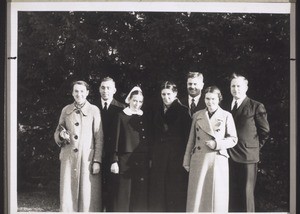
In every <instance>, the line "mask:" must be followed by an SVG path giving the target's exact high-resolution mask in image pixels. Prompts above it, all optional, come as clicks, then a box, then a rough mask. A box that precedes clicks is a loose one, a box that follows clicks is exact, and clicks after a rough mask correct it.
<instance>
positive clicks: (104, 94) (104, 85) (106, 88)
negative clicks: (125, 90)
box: [99, 80, 117, 101]
mask: <svg viewBox="0 0 300 214" xmlns="http://www.w3.org/2000/svg"><path fill="white" fill-rule="evenodd" d="M116 91H117V89H116V86H115V83H114V82H113V81H112V80H109V81H104V82H101V84H100V87H99V92H100V95H101V98H102V99H103V100H104V101H106V100H111V99H112V98H113V96H114V94H115V93H116Z"/></svg>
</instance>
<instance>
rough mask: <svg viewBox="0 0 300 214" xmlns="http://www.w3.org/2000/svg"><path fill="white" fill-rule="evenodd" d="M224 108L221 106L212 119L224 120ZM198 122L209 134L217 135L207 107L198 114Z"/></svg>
mask: <svg viewBox="0 0 300 214" xmlns="http://www.w3.org/2000/svg"><path fill="white" fill-rule="evenodd" d="M223 115H224V114H223V109H222V108H221V107H219V108H218V109H217V111H216V112H215V113H214V115H213V116H212V118H211V119H213V120H215V121H223V120H224V117H223ZM196 120H197V124H198V125H199V126H200V128H201V129H202V130H203V131H205V132H206V133H207V134H209V135H211V136H213V137H215V132H214V129H213V126H212V123H210V121H209V117H208V112H207V109H203V110H201V111H199V113H198V115H197V116H196Z"/></svg>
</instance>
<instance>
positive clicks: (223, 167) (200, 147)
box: [183, 107, 237, 213]
mask: <svg viewBox="0 0 300 214" xmlns="http://www.w3.org/2000/svg"><path fill="white" fill-rule="evenodd" d="M210 140H214V141H215V142H216V148H215V149H210V148H209V147H208V146H207V145H206V142H207V141H210ZM236 143H237V134H236V129H235V124H234V121H233V118H232V115H231V114H230V113H229V112H227V111H225V110H223V109H221V108H220V107H219V108H218V110H217V111H216V112H215V113H214V114H213V116H212V117H211V118H209V117H208V112H207V110H206V109H203V110H200V111H199V112H196V113H195V114H194V116H193V121H192V126H191V131H190V136H189V140H188V143H187V148H186V152H185V156H184V162H183V165H184V166H185V167H187V166H188V167H190V172H189V183H188V197H187V211H188V212H220V213H227V212H228V201H229V199H228V198H229V170H228V157H229V155H228V153H227V150H226V149H227V148H231V147H233V146H235V145H236Z"/></svg>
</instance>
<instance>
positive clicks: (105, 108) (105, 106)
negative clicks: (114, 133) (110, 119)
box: [103, 102, 107, 111]
mask: <svg viewBox="0 0 300 214" xmlns="http://www.w3.org/2000/svg"><path fill="white" fill-rule="evenodd" d="M103 110H105V111H106V110H107V102H104V108H103Z"/></svg>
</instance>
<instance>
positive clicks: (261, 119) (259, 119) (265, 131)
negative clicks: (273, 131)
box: [254, 103, 270, 148]
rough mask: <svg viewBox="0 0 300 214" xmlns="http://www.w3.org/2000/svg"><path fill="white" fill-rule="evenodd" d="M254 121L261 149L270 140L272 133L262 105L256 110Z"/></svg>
mask: <svg viewBox="0 0 300 214" xmlns="http://www.w3.org/2000/svg"><path fill="white" fill-rule="evenodd" d="M254 121H255V125H256V128H257V134H258V137H259V147H260V148H261V147H263V145H264V144H265V143H266V141H267V140H268V138H269V133H270V127H269V123H268V120H267V112H266V109H265V107H264V105H263V104H262V103H260V104H259V105H258V106H257V108H256V110H255V116H254Z"/></svg>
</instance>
